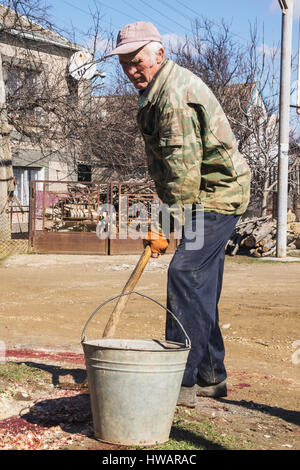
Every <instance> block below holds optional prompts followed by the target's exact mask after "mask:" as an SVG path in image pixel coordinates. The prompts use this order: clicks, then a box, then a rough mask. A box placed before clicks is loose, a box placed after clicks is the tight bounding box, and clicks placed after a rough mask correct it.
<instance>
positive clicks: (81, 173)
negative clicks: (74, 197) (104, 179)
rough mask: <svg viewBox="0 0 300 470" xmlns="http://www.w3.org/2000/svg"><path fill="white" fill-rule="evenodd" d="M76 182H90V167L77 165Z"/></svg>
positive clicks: (81, 164)
mask: <svg viewBox="0 0 300 470" xmlns="http://www.w3.org/2000/svg"><path fill="white" fill-rule="evenodd" d="M77 171H78V181H92V168H91V166H90V165H84V164H83V163H79V164H78V167H77Z"/></svg>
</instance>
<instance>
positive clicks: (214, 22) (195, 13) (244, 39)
mask: <svg viewBox="0 0 300 470" xmlns="http://www.w3.org/2000/svg"><path fill="white" fill-rule="evenodd" d="M162 1H163V0H162ZM176 2H177V3H179V5H182V6H183V7H184V8H186V9H187V10H189V11H191V12H192V13H194V15H196V16H199V15H200V13H199V12H197V11H195V10H193V9H192V8H190V7H188V6H186V4H184V3H183V2H181V1H180V0H176ZM211 21H212V23H213V24H214V25H215V26H220V23H217V22H216V21H214V20H211ZM231 34H232V35H233V36H236V37H238V38H239V39H242V40H243V41H246V42H247V43H249V39H246V38H244V37H243V36H240V35H239V34H236V33H231Z"/></svg>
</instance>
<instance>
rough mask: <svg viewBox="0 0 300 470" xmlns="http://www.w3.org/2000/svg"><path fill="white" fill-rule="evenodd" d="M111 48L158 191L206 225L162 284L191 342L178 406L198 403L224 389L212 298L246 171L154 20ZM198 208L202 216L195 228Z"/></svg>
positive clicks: (157, 247)
mask: <svg viewBox="0 0 300 470" xmlns="http://www.w3.org/2000/svg"><path fill="white" fill-rule="evenodd" d="M111 55H118V56H119V62H120V64H121V66H122V68H123V71H124V72H125V74H126V75H127V77H128V78H129V80H130V81H131V82H132V83H133V85H134V86H135V88H136V89H137V90H138V91H139V111H138V117H137V119H138V125H139V128H140V131H141V133H142V135H143V138H144V142H145V150H146V154H147V157H148V166H149V173H150V175H151V177H152V178H153V180H154V182H155V185H156V190H157V193H158V196H159V197H160V199H161V200H162V202H163V203H164V204H168V205H174V204H176V205H179V206H180V207H182V208H183V210H184V206H185V205H187V204H189V205H191V207H192V208H193V211H192V214H193V216H192V232H194V234H195V236H197V230H198V231H199V230H202V233H201V234H200V233H199V234H198V235H199V236H201V235H202V236H203V243H202V245H201V247H197V248H195V249H191V248H189V249H187V243H188V238H187V233H186V231H185V230H183V235H182V238H181V241H180V244H179V246H178V247H177V250H176V252H175V254H174V256H173V259H172V261H171V263H170V266H169V270H168V286H167V306H168V308H169V309H170V310H171V311H172V312H173V313H174V315H175V316H176V317H177V318H178V319H179V321H180V322H181V324H182V326H183V327H184V329H185V331H186V332H187V334H188V336H189V337H190V339H191V344H192V347H191V351H190V353H189V357H188V360H187V365H186V369H185V372H184V376H183V381H182V386H181V391H180V395H179V398H178V405H183V406H188V407H194V406H195V405H196V403H197V401H196V396H211V397H222V396H226V395H227V388H226V369H225V366H224V356H225V351H224V343H223V339H222V335H221V332H220V328H219V318H218V301H219V298H220V294H221V288H222V278H223V269H224V259H225V246H226V243H227V241H228V239H229V238H230V236H231V234H232V232H233V230H234V227H235V225H236V223H237V221H238V218H239V216H240V215H241V214H243V213H244V212H245V210H246V208H247V205H248V202H249V193H250V171H249V168H248V166H247V164H246V162H245V161H244V159H243V157H242V156H241V155H240V153H239V151H238V149H237V143H236V140H235V137H234V135H233V133H232V131H231V128H230V125H229V123H228V120H227V118H226V116H225V114H224V112H223V110H222V108H221V106H220V104H219V103H218V101H217V99H216V98H215V96H214V95H213V93H212V92H211V90H210V89H209V88H208V87H207V86H206V85H205V84H204V83H203V81H202V80H201V79H200V78H199V77H197V76H195V75H194V74H193V73H191V72H190V71H189V70H187V69H184V68H182V67H180V66H179V65H177V64H175V63H174V62H173V61H172V60H171V59H166V58H165V53H164V48H163V46H162V43H161V36H160V34H159V32H158V31H157V29H156V28H155V26H153V25H152V24H151V23H146V22H142V21H141V22H137V23H133V24H129V25H126V26H125V27H124V28H123V29H122V30H121V31H120V32H119V35H118V39H117V45H116V48H115V49H114V50H113V51H112V52H111V53H110V54H109V55H108V56H111ZM199 207H201V208H202V209H200V210H202V216H203V219H204V222H203V224H200V225H199V224H198V225H199V227H197V223H196V222H197V214H199V212H197V211H199ZM184 229H185V227H184ZM154 238H155V239H154ZM166 238H167V237H166V236H165V237H164V235H163V234H160V237H159V238H158V239H156V237H152V238H151V237H150V238H149V237H148V243H149V244H150V245H151V249H152V253H153V256H154V257H155V256H158V255H160V254H163V253H164V251H165V249H166V246H167V243H168V242H167V241H166ZM189 239H190V236H189ZM175 323H176V322H174V320H172V319H171V318H170V315H167V322H166V339H167V340H170V341H178V342H182V341H183V339H184V338H182V336H181V335H182V333H181V332H180V331H179V329H178V327H177V325H176V324H175Z"/></svg>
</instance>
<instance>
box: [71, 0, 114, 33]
mask: <svg viewBox="0 0 300 470" xmlns="http://www.w3.org/2000/svg"><path fill="white" fill-rule="evenodd" d="M62 2H63V3H65V4H66V5H68V6H69V7H71V8H75V10H78V11H80V12H81V13H84V14H85V15H88V16H89V17H90V18H92V14H91V12H88V11H86V10H83V9H82V8H80V7H77V6H76V5H73V4H72V3H70V2H68V1H67V0H62ZM101 21H103V22H104V23H107V24H110V25H111V26H114V27H115V28H119V26H117V25H115V24H113V23H111V22H109V21H105V20H103V19H101Z"/></svg>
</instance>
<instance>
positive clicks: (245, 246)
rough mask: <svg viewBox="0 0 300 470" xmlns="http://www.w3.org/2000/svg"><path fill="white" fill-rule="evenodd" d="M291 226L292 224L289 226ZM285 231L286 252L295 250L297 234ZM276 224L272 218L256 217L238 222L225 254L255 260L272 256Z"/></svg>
mask: <svg viewBox="0 0 300 470" xmlns="http://www.w3.org/2000/svg"><path fill="white" fill-rule="evenodd" d="M290 225H292V224H290ZM290 225H288V230H287V252H288V251H291V250H294V249H296V248H297V246H298V244H297V240H298V239H299V234H298V233H297V231H294V230H291V228H290ZM276 233H277V222H276V220H275V219H272V216H266V217H257V218H253V219H245V220H243V221H240V222H239V223H238V224H237V226H236V228H235V230H234V232H233V234H232V236H231V238H230V240H229V241H228V243H227V246H226V253H227V254H229V255H231V256H235V255H236V254H238V253H239V254H246V255H249V256H254V257H256V258H258V257H262V256H272V255H274V254H275V252H276Z"/></svg>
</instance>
